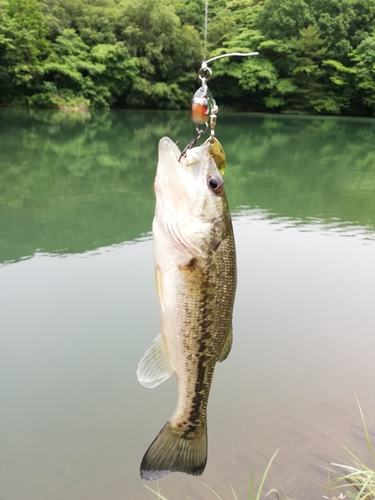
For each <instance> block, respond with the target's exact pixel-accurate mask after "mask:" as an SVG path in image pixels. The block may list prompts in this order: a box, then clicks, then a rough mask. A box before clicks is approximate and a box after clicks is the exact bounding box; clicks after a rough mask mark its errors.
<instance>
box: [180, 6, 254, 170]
mask: <svg viewBox="0 0 375 500" xmlns="http://www.w3.org/2000/svg"><path fill="white" fill-rule="evenodd" d="M207 32H208V0H206V4H205V14H204V45H203V61H202V64H201V67H200V69H199V71H198V77H199V79H200V81H201V87H200V88H199V89H198V90H197V91H196V92H195V94H194V95H193V99H192V101H191V109H190V114H191V118H192V120H193V122H194V123H195V130H196V136H195V137H194V139H193V140H192V141H191V142H190V143H189V144H188V145H187V146H186V147H185V148H184V149H183V151H182V153H181V156H180V158H179V160H181V158H182V157H183V156H185V155H186V152H187V150H188V149H191V148H192V147H193V146H195V144H196V143H197V141H198V139H199V138H200V137H201V136H202V135H203V134H205V133H206V132H207V131H208V129H210V138H209V139H208V141H209V142H210V148H211V152H210V154H211V156H213V157H215V161H216V163H217V165H218V168H219V170H220V171H222V172H224V167H225V154H224V150H223V148H222V146H221V144H220V143H219V141H218V140H217V139H216V137H215V126H216V120H217V113H218V111H219V108H218V106H217V104H216V101H215V99H214V98H213V97H212V94H211V91H210V90H209V88H208V87H207V82H208V81H209V80H210V79H211V76H212V70H211V68H209V67H208V64H209V63H211V62H212V61H216V60H217V59H222V58H223V57H232V56H236V57H249V56H257V55H258V54H259V52H229V53H227V54H219V55H217V56H214V57H211V58H210V59H206V57H207Z"/></svg>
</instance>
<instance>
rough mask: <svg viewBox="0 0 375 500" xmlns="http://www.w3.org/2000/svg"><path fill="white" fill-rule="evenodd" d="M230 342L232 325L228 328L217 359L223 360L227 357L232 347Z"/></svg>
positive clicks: (231, 339) (231, 340)
mask: <svg viewBox="0 0 375 500" xmlns="http://www.w3.org/2000/svg"><path fill="white" fill-rule="evenodd" d="M232 342H233V330H232V325H231V327H230V329H229V333H228V336H227V338H226V340H225V342H224V345H223V349H222V351H221V354H220V356H219V359H218V361H224V359H227V357H228V355H229V353H230V350H231V348H232Z"/></svg>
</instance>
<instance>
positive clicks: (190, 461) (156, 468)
mask: <svg viewBox="0 0 375 500" xmlns="http://www.w3.org/2000/svg"><path fill="white" fill-rule="evenodd" d="M206 462H207V425H206V424H204V426H203V427H202V428H201V429H199V430H198V431H195V432H190V433H189V434H186V433H185V434H184V433H183V432H181V431H178V430H176V429H175V428H173V427H172V424H171V423H170V422H167V423H166V424H165V426H164V427H163V428H162V430H161V431H160V432H159V434H158V435H157V436H156V438H155V439H154V441H153V442H152V443H151V445H150V447H149V448H148V450H147V451H146V453H145V455H144V457H143V459H142V463H141V477H142V479H147V480H152V479H159V477H162V476H165V475H166V474H169V473H170V472H186V474H192V475H193V476H200V475H201V474H202V472H203V471H204V468H205V467H206Z"/></svg>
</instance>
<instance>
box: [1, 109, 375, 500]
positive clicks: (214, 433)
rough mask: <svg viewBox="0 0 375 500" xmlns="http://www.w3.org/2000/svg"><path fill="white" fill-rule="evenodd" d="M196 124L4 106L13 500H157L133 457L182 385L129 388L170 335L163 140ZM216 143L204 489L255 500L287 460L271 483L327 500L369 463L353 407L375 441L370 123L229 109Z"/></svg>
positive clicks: (6, 436)
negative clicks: (221, 267) (223, 353)
mask: <svg viewBox="0 0 375 500" xmlns="http://www.w3.org/2000/svg"><path fill="white" fill-rule="evenodd" d="M192 130H193V127H192V125H191V122H190V120H189V117H188V115H187V113H156V112H149V113H146V112H145V113H143V112H142V113H140V112H117V113H102V114H91V115H83V116H81V115H78V116H77V115H72V116H70V115H64V114H54V113H48V112H30V113H25V112H7V111H2V112H1V114H0V263H1V264H0V310H1V311H0V328H1V336H0V356H1V359H0V361H1V363H0V370H1V386H0V391H1V399H0V404H1V412H0V438H1V448H0V498H1V500H119V499H124V500H147V499H152V498H156V497H155V495H153V494H152V493H151V492H149V491H147V490H146V489H145V488H144V486H143V483H142V482H141V480H140V478H139V472H138V469H139V463H140V460H141V458H142V456H143V453H144V452H145V450H146V448H147V446H148V445H149V444H150V442H151V441H152V439H153V438H154V437H155V435H156V433H157V432H158V431H159V430H160V428H161V427H162V426H163V425H164V423H165V422H166V420H167V419H168V418H169V417H170V415H171V414H172V412H173V409H174V405H175V402H176V384H175V381H174V380H168V381H167V382H166V383H164V384H163V385H161V386H160V387H158V388H156V389H153V390H148V389H145V388H144V387H142V386H141V385H139V383H138V381H137V379H136V375H135V371H136V367H137V364H138V361H139V360H140V358H141V356H142V355H143V353H144V351H145V350H146V349H147V348H148V347H149V346H150V345H151V342H152V339H153V338H154V337H155V336H156V335H157V333H158V331H159V326H158V309H157V301H156V294H155V289H154V281H153V255H152V241H151V234H150V230H151V221H152V216H153V208H154V197H153V177H154V174H155V168H156V162H157V153H156V151H157V143H158V140H159V138H160V137H162V136H163V135H169V136H171V137H172V138H173V139H176V140H177V139H178V140H179V144H180V145H181V147H183V146H185V144H186V143H187V142H188V141H189V140H190V139H191V138H192ZM217 135H218V137H219V139H220V140H221V141H222V143H223V146H224V148H225V151H226V154H227V159H228V167H227V172H226V176H225V181H226V189H227V194H228V199H229V203H230V206H231V209H232V212H233V219H234V230H235V237H236V242H237V253H238V278H239V284H238V291H237V299H236V305H235V312H234V335H235V337H234V345H233V349H232V352H231V355H230V356H229V358H228V360H227V361H225V363H223V364H220V365H219V366H218V367H217V371H216V374H215V378H214V383H213V388H212V393H211V397H210V403H209V408H208V429H209V458H208V465H207V468H206V471H205V473H204V475H203V477H202V480H203V481H204V482H205V483H207V484H208V485H210V486H211V487H212V488H214V489H215V490H216V491H217V492H218V493H219V494H220V495H221V496H222V497H223V498H225V499H228V500H229V499H230V498H232V494H231V491H230V486H231V485H232V486H233V487H234V489H235V491H236V493H237V495H238V497H239V498H240V499H241V498H247V496H246V494H247V491H248V484H249V477H250V471H251V469H252V468H253V467H254V473H255V480H256V483H258V482H259V480H260V477H261V474H262V473H263V471H264V469H265V467H266V465H267V463H268V460H269V459H270V457H271V456H272V454H273V453H274V452H275V451H276V450H277V449H279V448H281V450H280V452H279V454H278V456H277V458H276V460H275V462H274V464H273V466H272V469H271V472H270V474H269V477H268V479H267V483H266V485H267V488H268V489H271V488H277V489H278V490H279V491H280V492H285V496H289V497H293V498H298V499H300V500H315V499H320V498H322V496H323V495H325V494H327V493H326V492H325V490H324V487H325V486H326V485H327V473H326V471H325V470H324V467H326V466H328V465H329V463H330V462H332V461H344V460H345V461H348V459H347V454H346V451H345V450H344V449H343V445H346V446H347V447H349V448H350V449H351V450H353V451H354V452H356V453H359V454H361V456H362V457H363V458H364V459H366V458H368V454H367V452H366V445H365V440H364V437H363V432H362V428H361V422H360V416H359V412H358V409H357V407H356V402H355V394H356V395H357V396H358V398H359V400H360V402H361V405H362V408H363V410H364V413H365V416H366V419H367V424H368V426H369V428H370V430H372V435H373V437H374V441H375V122H374V121H371V120H368V121H365V120H344V119H336V118H295V117H272V116H269V117H265V116H261V115H258V116H241V115H231V114H228V115H225V114H223V115H221V116H220V117H219V123H218V127H217ZM148 485H149V486H151V487H154V488H156V487H157V485H156V484H155V483H152V484H150V483H148ZM159 485H160V487H161V492H162V493H163V494H164V495H165V496H166V497H167V498H168V499H169V500H178V499H192V500H202V499H204V500H206V499H207V500H209V499H211V498H214V496H213V494H212V493H211V492H210V491H209V490H207V488H206V487H205V486H204V485H203V484H202V482H201V479H200V478H194V477H190V476H186V475H182V474H171V475H170V476H167V477H165V478H163V479H162V480H161V481H160V482H159ZM281 496H283V493H282V494H281ZM270 498H275V497H272V496H271V497H270Z"/></svg>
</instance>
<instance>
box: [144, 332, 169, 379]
mask: <svg viewBox="0 0 375 500" xmlns="http://www.w3.org/2000/svg"><path fill="white" fill-rule="evenodd" d="M172 373H173V370H172V367H171V365H170V363H169V359H168V354H167V350H166V347H165V343H164V340H163V337H162V336H161V334H159V335H158V336H157V337H156V339H155V340H154V343H153V345H152V346H151V347H150V349H149V350H148V351H146V353H145V355H144V356H143V358H142V359H141V361H140V362H139V364H138V370H137V377H138V380H139V382H140V383H141V384H142V385H144V386H145V387H149V388H153V387H156V386H157V385H159V384H161V383H162V382H164V380H167V378H169V377H170V376H171V375H172Z"/></svg>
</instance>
